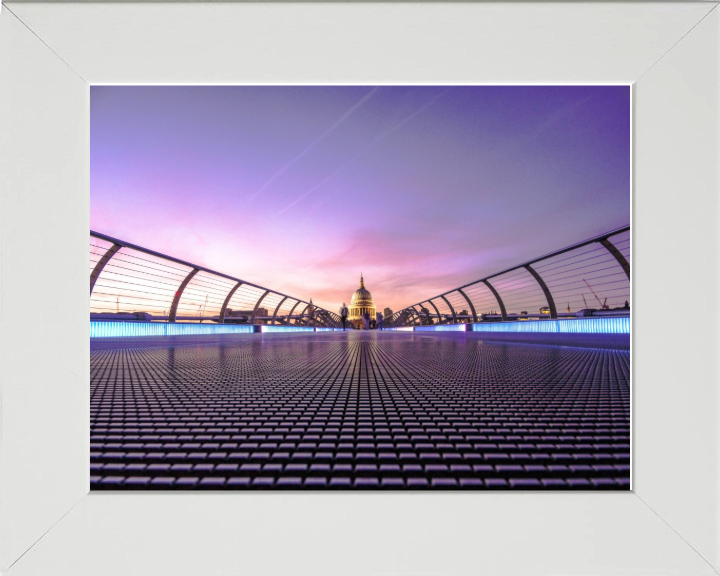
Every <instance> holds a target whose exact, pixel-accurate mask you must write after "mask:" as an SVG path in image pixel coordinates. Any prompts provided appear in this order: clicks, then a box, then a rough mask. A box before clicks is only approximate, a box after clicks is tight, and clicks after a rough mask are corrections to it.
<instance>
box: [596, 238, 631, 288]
mask: <svg viewBox="0 0 720 576" xmlns="http://www.w3.org/2000/svg"><path fill="white" fill-rule="evenodd" d="M599 242H600V244H602V245H603V246H605V248H606V249H607V251H608V252H610V254H612V255H613V257H614V258H615V260H617V261H618V264H620V266H622V269H623V270H624V271H625V274H627V278H628V280H630V263H629V262H628V261H627V260H626V259H625V256H623V255H622V252H620V250H618V249H617V248H616V247H615V245H614V244H613V243H612V242H610V240H608V239H607V238H603V239H602V240H599Z"/></svg>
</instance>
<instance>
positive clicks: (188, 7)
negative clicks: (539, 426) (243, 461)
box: [0, 2, 720, 576]
mask: <svg viewBox="0 0 720 576" xmlns="http://www.w3.org/2000/svg"><path fill="white" fill-rule="evenodd" d="M717 6H718V3H717V2H677V3H672V2H660V3H592V2H590V3H571V2H568V3H554V4H553V3H548V4H545V3H414V4H413V3H389V4H385V3H339V4H333V3H314V4H303V3H285V4H280V3H277V4H276V3H270V2H259V3H213V2H209V3H208V2H200V3H175V4H170V3H149V4H137V3H124V2H121V3H82V2H80V3H32V2H7V3H5V4H4V5H3V6H2V9H1V11H0V119H1V120H0V122H1V123H0V126H1V129H0V186H1V187H0V194H1V196H0V279H1V284H0V339H1V340H0V386H1V388H0V420H1V426H2V428H1V436H0V571H1V572H2V573H3V574H5V573H7V574H9V575H12V576H25V575H40V574H42V575H45V574H62V575H65V574H67V575H73V576H80V575H85V574H88V575H90V574H92V575H96V574H102V575H103V576H112V575H115V574H118V575H119V574H123V575H127V574H133V575H136V574H152V575H158V574H208V575H209V574H213V575H216V574H217V575H221V574H222V575H239V574H263V575H265V574H313V575H317V574H332V575H338V574H343V575H347V574H358V575H373V574H377V575H390V574H393V575H411V574H412V575H415V576H419V575H439V574H492V575H498V574H503V575H505V574H513V575H514V574H517V575H520V574H532V575H556V576H559V575H568V576H569V575H574V576H579V575H585V574H598V575H600V574H603V575H605V574H634V575H637V574H653V575H662V574H668V575H670V574H674V575H684V576H686V575H693V576H694V575H711V574H718V573H720V572H719V571H720V517H719V516H718V511H720V469H719V467H718V465H719V464H720V461H719V459H720V442H719V436H718V422H719V420H718V410H719V408H720V394H719V393H718V392H719V391H718V362H717V360H716V356H717V349H718V340H719V338H718V322H717V316H718V312H717V310H718V306H717V294H718V288H719V286H718V284H719V278H720V277H719V276H718V271H719V270H718V266H719V259H718V256H719V255H720V243H719V241H718V238H719V235H718V234H719V232H720V228H719V226H718V218H719V217H720V212H719V211H718V192H719V186H718V184H719V180H720V170H718V168H719V165H718V159H719V158H720V138H719V137H718V136H719V135H720V131H719V130H718V128H719V126H720V114H719V111H720V56H719V54H720V10H718V9H717ZM147 83H151V84H165V83H168V84H177V83H179V84H248V83H277V84H287V83H292V84H296V83H297V84H324V83H328V84H356V83H360V84H393V83H412V84H416V83H417V84H423V83H428V84H443V83H448V84H462V83H468V84H492V83H498V84H500V83H502V84H508V83H510V84H524V83H563V84H572V83H579V84H587V83H600V84H606V83H614V84H632V85H633V124H634V126H633V134H634V136H633V138H634V146H633V150H634V158H633V219H632V226H633V228H632V238H633V254H632V261H633V331H632V379H633V380H632V387H633V404H632V406H633V415H632V418H633V432H632V442H633V448H632V451H633V452H632V454H633V484H632V486H633V489H632V492H572V493H570V492H552V493H547V492H546V493H543V492H482V491H478V492H472V493H452V492H450V493H328V494H325V493H281V494H277V493H269V492H265V493H259V492H252V493H242V492H238V493H226V492H223V493H212V492H205V493H155V492H153V493H117V494H113V493H92V494H89V493H88V492H89V466H88V464H89V347H88V339H89V325H88V314H87V312H88V294H87V276H88V252H87V250H88V245H87V243H88V231H89V86H90V85H93V84H147ZM588 217H589V218H590V217H592V215H588ZM549 225H552V222H550V223H549Z"/></svg>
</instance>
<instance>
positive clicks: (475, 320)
mask: <svg viewBox="0 0 720 576" xmlns="http://www.w3.org/2000/svg"><path fill="white" fill-rule="evenodd" d="M458 292H460V294H462V296H463V298H465V300H466V301H467V303H468V306H470V311H471V312H472V315H473V322H477V321H478V318H477V314H475V306H473V303H472V302H470V298H468V297H467V294H465V292H463V291H462V290H461V289H460V288H458Z"/></svg>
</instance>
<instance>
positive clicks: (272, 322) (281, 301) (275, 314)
mask: <svg viewBox="0 0 720 576" xmlns="http://www.w3.org/2000/svg"><path fill="white" fill-rule="evenodd" d="M287 298H288V297H287V296H285V298H283V299H282V300H280V303H279V304H278V305H277V307H276V308H275V312H273V317H272V320H270V324H271V325H274V324H275V316H277V313H278V310H280V306H282V303H283V302H285V300H287Z"/></svg>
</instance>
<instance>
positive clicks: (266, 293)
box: [250, 290, 270, 325]
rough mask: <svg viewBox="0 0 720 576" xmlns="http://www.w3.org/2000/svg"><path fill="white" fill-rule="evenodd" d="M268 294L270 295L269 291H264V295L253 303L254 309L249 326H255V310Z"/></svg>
mask: <svg viewBox="0 0 720 576" xmlns="http://www.w3.org/2000/svg"><path fill="white" fill-rule="evenodd" d="M268 294H270V290H265V293H264V294H263V295H262V296H260V299H259V300H258V301H257V302H256V303H255V308H253V313H252V316H251V318H250V324H253V325H255V315H256V314H257V309H258V308H259V306H260V303H261V302H262V301H263V300H264V299H265V296H267V295H268Z"/></svg>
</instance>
